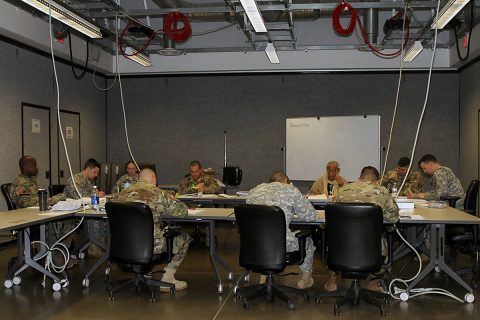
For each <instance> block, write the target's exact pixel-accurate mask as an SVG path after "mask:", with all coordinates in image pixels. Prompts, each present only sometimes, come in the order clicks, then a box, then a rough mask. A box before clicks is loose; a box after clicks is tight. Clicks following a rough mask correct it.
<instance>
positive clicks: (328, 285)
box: [323, 271, 337, 292]
mask: <svg viewBox="0 0 480 320" xmlns="http://www.w3.org/2000/svg"><path fill="white" fill-rule="evenodd" d="M323 289H325V291H328V292H330V291H335V290H337V274H336V273H335V272H333V271H330V275H329V277H328V279H327V282H325V284H324V285H323Z"/></svg>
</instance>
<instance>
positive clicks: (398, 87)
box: [380, 5, 407, 194]
mask: <svg viewBox="0 0 480 320" xmlns="http://www.w3.org/2000/svg"><path fill="white" fill-rule="evenodd" d="M406 10H407V6H406V5H405V7H404V9H403V12H406ZM405 20H406V19H403V24H402V43H403V40H404V39H403V37H404V35H405ZM401 50H402V51H401V53H400V57H402V58H401V59H400V71H399V74H398V84H397V94H396V96H395V106H394V108H393V115H392V123H391V124H390V133H389V135H388V144H387V152H386V153H385V160H384V162H383V170H382V175H381V177H380V185H381V184H382V182H383V176H384V175H385V169H386V168H387V162H388V155H389V153H390V145H391V142H392V134H393V128H394V126H395V117H396V115H397V107H398V100H399V97H400V86H401V83H402V74H403V51H404V50H403V46H402V48H401ZM398 193H399V192H398ZM398 193H397V194H398Z"/></svg>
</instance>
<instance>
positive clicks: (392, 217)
mask: <svg viewBox="0 0 480 320" xmlns="http://www.w3.org/2000/svg"><path fill="white" fill-rule="evenodd" d="M398 212H399V210H398V206H397V203H396V202H395V200H394V199H393V197H392V196H391V195H390V193H388V192H387V193H386V205H385V208H384V209H383V220H384V221H386V222H390V223H395V222H397V221H398V219H399V215H398Z"/></svg>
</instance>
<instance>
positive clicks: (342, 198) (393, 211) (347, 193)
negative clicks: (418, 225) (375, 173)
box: [335, 181, 399, 256]
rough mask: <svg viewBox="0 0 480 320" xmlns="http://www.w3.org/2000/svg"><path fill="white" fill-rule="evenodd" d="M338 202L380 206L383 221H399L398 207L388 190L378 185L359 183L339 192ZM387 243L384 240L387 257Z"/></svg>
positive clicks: (366, 182) (349, 185)
mask: <svg viewBox="0 0 480 320" xmlns="http://www.w3.org/2000/svg"><path fill="white" fill-rule="evenodd" d="M335 201H337V202H369V203H374V204H376V205H379V206H380V207H381V208H382V211H383V220H384V221H386V222H389V223H395V222H397V221H398V218H399V216H398V211H399V210H398V206H397V203H396V202H395V200H394V199H393V197H392V196H391V195H390V193H389V192H388V190H387V189H386V188H385V187H383V186H381V185H378V184H376V183H373V182H369V181H357V182H353V183H350V184H347V185H346V186H344V187H342V188H340V190H338V194H337V197H336V199H335ZM387 253H388V251H387V242H386V240H385V238H382V255H383V256H387Z"/></svg>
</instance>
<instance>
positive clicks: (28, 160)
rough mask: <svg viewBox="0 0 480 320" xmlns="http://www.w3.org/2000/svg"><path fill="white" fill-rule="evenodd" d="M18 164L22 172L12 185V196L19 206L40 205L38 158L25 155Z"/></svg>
mask: <svg viewBox="0 0 480 320" xmlns="http://www.w3.org/2000/svg"><path fill="white" fill-rule="evenodd" d="M18 165H19V167H20V172H21V173H19V174H18V176H17V177H16V178H15V180H14V181H13V182H12V185H11V186H10V192H9V193H10V198H11V199H12V202H13V203H14V204H15V206H16V207H17V208H26V207H32V206H38V183H37V179H36V177H37V174H38V167H37V160H35V158H34V157H32V156H23V157H21V158H20V160H19V162H18Z"/></svg>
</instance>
